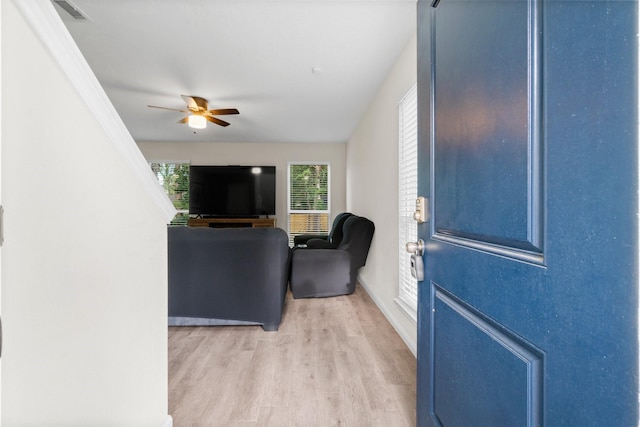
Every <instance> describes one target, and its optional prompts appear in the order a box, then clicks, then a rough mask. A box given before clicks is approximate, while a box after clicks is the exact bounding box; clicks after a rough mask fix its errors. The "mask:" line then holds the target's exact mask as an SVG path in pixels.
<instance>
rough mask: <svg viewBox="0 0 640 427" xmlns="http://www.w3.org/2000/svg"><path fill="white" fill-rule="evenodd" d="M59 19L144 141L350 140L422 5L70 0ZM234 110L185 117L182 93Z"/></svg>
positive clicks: (364, 0) (401, 1)
mask: <svg viewBox="0 0 640 427" xmlns="http://www.w3.org/2000/svg"><path fill="white" fill-rule="evenodd" d="M69 3H70V4H71V5H72V6H74V7H75V8H76V9H77V10H79V11H80V12H82V13H83V14H84V15H85V16H86V17H87V18H88V19H86V20H75V19H73V18H72V17H71V16H70V15H69V14H68V13H67V12H66V11H64V10H63V9H62V8H60V6H58V5H56V6H55V7H56V9H57V10H58V12H59V14H60V16H61V17H62V20H63V21H64V23H65V25H66V26H67V28H68V29H69V32H70V33H71V35H72V36H73V38H74V39H75V41H76V43H77V44H78V46H79V47H80V50H81V51H82V53H83V55H84V56H85V58H86V59H87V62H88V63H89V65H90V66H91V68H92V69H93V71H94V72H95V74H96V76H97V77H98V80H99V81H100V83H101V85H102V86H103V87H104V89H105V91H106V93H107V95H108V96H109V98H110V99H111V102H112V103H113V105H114V106H115V108H116V110H117V111H118V113H119V114H120V116H121V118H122V120H123V122H124V124H125V125H126V126H127V128H128V129H129V131H130V133H131V134H132V136H133V138H134V139H135V140H136V141H211V142H236V141H239V142H291V143H307V142H320V143H324V142H346V141H347V140H348V139H349V137H350V136H351V134H352V132H353V131H354V129H355V128H356V126H357V125H358V123H359V121H360V119H361V118H362V116H363V114H364V113H365V112H366V109H367V107H368V105H369V104H370V102H371V101H372V99H373V97H374V96H375V94H376V91H377V90H378V88H379V87H380V85H381V83H382V82H383V80H384V78H385V77H386V75H387V74H388V72H389V71H390V70H391V67H392V66H393V64H394V63H395V61H396V60H397V58H398V57H399V55H400V53H401V52H402V50H403V49H404V48H405V46H406V45H407V43H408V42H409V41H410V39H411V37H412V36H413V34H414V33H415V29H416V12H415V10H416V1H415V0H350V1H339V0H317V1H313V0H69ZM182 94H184V95H195V96H200V97H203V98H206V99H208V100H209V108H237V109H238V110H240V115H237V116H224V117H221V118H222V119H224V120H226V121H228V122H229V123H230V126H227V127H220V126H217V125H214V124H212V123H209V124H208V126H207V128H206V129H203V130H199V131H194V129H191V128H189V127H188V126H187V125H184V124H178V123H177V121H178V120H180V119H182V118H183V117H184V116H185V115H184V114H182V113H180V112H174V111H166V110H159V109H154V108H148V107H147V105H149V104H151V105H158V106H163V107H168V108H177V109H184V107H185V103H184V101H183V100H182V98H181V97H180V95H182Z"/></svg>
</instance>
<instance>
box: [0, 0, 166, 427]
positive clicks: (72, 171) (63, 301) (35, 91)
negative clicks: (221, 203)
mask: <svg viewBox="0 0 640 427" xmlns="http://www.w3.org/2000/svg"><path fill="white" fill-rule="evenodd" d="M2 7H3V11H2V33H3V34H2V49H1V54H2V67H3V68H2V88H3V93H2V104H3V106H4V108H3V109H2V124H3V126H2V143H3V146H2V175H3V176H2V195H3V205H4V207H5V212H6V214H5V244H4V246H3V252H2V263H3V269H2V294H3V299H2V323H3V330H4V331H3V332H4V333H3V338H4V345H3V354H2V365H3V370H2V389H3V393H2V425H3V426H5V427H11V426H26V425H38V426H45V425H47V426H53V425H59V426H88V425H92V426H136V427H140V426H150V427H151V426H153V427H160V426H162V425H165V423H166V422H167V421H168V418H167V414H168V408H167V327H166V313H167V275H166V223H165V220H166V218H163V215H161V214H160V212H159V210H158V209H157V206H156V205H155V204H154V202H152V200H151V198H150V196H149V194H148V192H146V191H144V190H143V189H142V186H141V185H140V184H139V180H138V179H137V178H136V176H135V174H134V172H133V171H132V169H131V167H130V166H129V165H127V164H126V162H123V160H122V155H121V154H120V153H119V152H118V151H117V150H116V149H115V148H114V145H113V143H112V142H111V141H110V140H109V138H108V137H107V135H106V134H105V130H104V129H103V127H102V126H100V125H99V124H98V122H97V121H96V119H95V118H94V116H93V114H92V113H90V112H89V110H88V109H87V106H86V104H85V103H84V102H83V101H82V100H81V99H80V97H79V95H78V92H76V90H75V89H74V88H73V87H72V85H71V84H70V81H69V80H68V79H67V77H66V76H65V75H64V73H63V72H61V69H60V68H59V67H58V66H57V64H56V63H55V62H54V61H53V60H52V56H51V55H50V54H49V52H48V51H47V50H46V49H45V48H44V47H43V45H42V44H41V43H40V41H39V40H38V39H37V38H36V37H35V35H34V33H33V32H32V31H31V29H30V28H29V27H28V25H27V24H26V22H25V21H24V20H23V17H22V15H21V14H20V13H19V12H18V11H17V10H16V8H15V6H14V4H13V3H12V2H10V1H3V2H2ZM54 13H55V12H54ZM7 106H10V108H7ZM131 144H132V145H134V144H133V142H131ZM134 147H135V145H134ZM140 158H141V159H142V156H140ZM142 161H143V163H144V160H143V159H142Z"/></svg>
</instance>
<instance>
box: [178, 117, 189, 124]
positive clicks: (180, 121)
mask: <svg viewBox="0 0 640 427" xmlns="http://www.w3.org/2000/svg"><path fill="white" fill-rule="evenodd" d="M188 122H189V116H187V117H185V118H184V119H182V120H178V123H183V124H184V123H188Z"/></svg>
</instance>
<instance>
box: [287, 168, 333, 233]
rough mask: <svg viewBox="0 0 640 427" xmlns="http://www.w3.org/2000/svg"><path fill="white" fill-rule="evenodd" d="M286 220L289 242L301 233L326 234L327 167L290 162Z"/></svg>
mask: <svg viewBox="0 0 640 427" xmlns="http://www.w3.org/2000/svg"><path fill="white" fill-rule="evenodd" d="M287 181H288V186H287V194H288V196H287V221H288V229H289V243H290V244H293V238H294V237H295V236H299V235H301V234H327V233H328V232H329V227H330V224H329V200H330V198H329V165H328V164H327V163H289V168H288V179H287Z"/></svg>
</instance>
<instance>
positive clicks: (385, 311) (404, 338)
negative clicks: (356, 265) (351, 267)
mask: <svg viewBox="0 0 640 427" xmlns="http://www.w3.org/2000/svg"><path fill="white" fill-rule="evenodd" d="M358 283H360V285H362V288H363V289H364V290H365V291H366V292H367V294H368V295H369V297H370V298H371V300H372V301H373V302H374V303H375V305H377V306H378V308H379V309H380V311H381V312H382V314H384V317H386V318H387V320H388V321H389V323H391V326H392V327H393V329H395V331H396V332H397V333H398V335H400V338H402V341H404V343H405V344H406V345H407V347H409V350H410V351H411V353H413V355H414V356H415V357H416V358H417V357H418V348H417V344H416V343H415V342H413V340H411V339H409V337H408V336H407V334H406V332H405V331H404V330H403V329H402V328H401V327H400V325H399V324H398V321H397V320H396V318H395V316H394V315H393V314H392V313H391V312H390V311H389V310H388V309H387V307H386V306H385V305H384V304H382V302H381V301H380V300H379V299H378V298H377V297H376V296H375V295H374V294H373V293H372V292H370V291H369V289H368V288H367V284H366V283H365V282H364V281H363V280H362V278H361V277H358Z"/></svg>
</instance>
